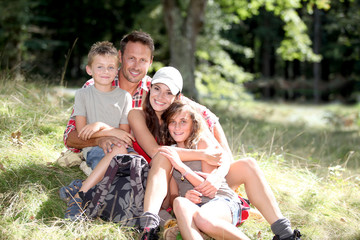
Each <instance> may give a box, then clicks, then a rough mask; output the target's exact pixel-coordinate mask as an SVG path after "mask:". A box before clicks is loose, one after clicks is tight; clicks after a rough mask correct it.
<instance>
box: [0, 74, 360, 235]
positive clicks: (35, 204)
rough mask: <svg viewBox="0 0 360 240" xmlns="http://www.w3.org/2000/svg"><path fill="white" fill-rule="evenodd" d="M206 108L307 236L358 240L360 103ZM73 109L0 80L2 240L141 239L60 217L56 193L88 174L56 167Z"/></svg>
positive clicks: (61, 97) (50, 92)
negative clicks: (251, 160)
mask: <svg viewBox="0 0 360 240" xmlns="http://www.w3.org/2000/svg"><path fill="white" fill-rule="evenodd" d="M59 89H60V90H59ZM204 103H206V105H207V106H211V107H210V108H211V109H212V110H213V111H214V112H215V113H216V114H217V115H218V116H220V122H221V123H222V126H223V128H224V130H225V133H226V135H227V138H228V141H229V144H230V146H231V149H232V152H233V154H234V157H235V159H239V158H241V157H244V156H251V157H254V158H256V159H257V161H258V163H259V165H260V166H261V168H262V170H263V171H264V174H265V176H266V179H267V180H268V182H269V184H270V186H271V188H272V190H273V191H274V194H275V196H276V198H277V200H278V202H279V205H280V208H281V210H282V212H283V214H284V215H285V216H286V217H288V218H289V219H290V220H291V222H292V225H293V227H294V228H298V229H300V231H301V233H302V235H303V237H302V239H312V240H338V239H342V240H355V239H360V230H359V225H360V174H359V170H360V149H359V148H360V120H359V119H360V115H359V113H360V106H359V105H355V106H343V105H341V104H331V105H323V106H312V105H309V104H285V103H278V102H267V103H264V102H256V101H244V102H236V103H235V102H230V103H229V102H221V101H213V100H210V99H207V100H206V99H204ZM72 104H73V95H66V94H64V91H61V88H59V87H58V86H52V85H49V84H48V83H46V82H45V81H36V82H15V81H12V80H11V79H6V78H3V79H0V216H1V217H0V239H9V240H10V239H11V240H12V239H136V238H137V233H136V231H134V230H133V229H131V228H127V227H123V226H119V225H118V224H114V223H108V222H104V221H101V220H94V221H85V222H84V221H81V222H70V221H65V220H64V219H63V215H64V212H65V209H66V205H65V203H64V202H62V201H61V200H60V198H59V196H58V190H59V188H60V187H62V186H63V185H67V184H68V183H70V182H71V180H73V179H76V178H85V175H84V174H83V173H82V172H81V170H79V168H78V167H72V168H64V167H60V166H59V165H57V164H56V163H55V161H56V159H57V158H58V157H59V156H60V153H61V152H62V151H63V150H65V147H64V144H63V141H62V136H63V131H64V128H65V125H66V122H67V120H68V118H69V116H70V113H71V110H72ZM240 191H241V192H242V193H243V194H244V195H245V191H244V188H243V186H241V187H240ZM240 228H241V230H242V231H244V232H245V233H246V234H247V235H248V236H249V237H250V238H251V239H272V236H273V234H272V233H271V230H270V226H269V224H268V223H267V222H266V221H259V220H257V219H251V218H250V219H248V220H247V221H246V222H245V223H244V224H243V225H242V226H240Z"/></svg>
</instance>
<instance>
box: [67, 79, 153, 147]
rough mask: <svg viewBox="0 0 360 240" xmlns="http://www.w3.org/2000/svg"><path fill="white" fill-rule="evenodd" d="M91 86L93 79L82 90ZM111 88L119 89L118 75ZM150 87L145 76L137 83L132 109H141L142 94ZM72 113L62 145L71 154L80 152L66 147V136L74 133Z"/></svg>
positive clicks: (149, 81) (148, 80)
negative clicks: (71, 152)
mask: <svg viewBox="0 0 360 240" xmlns="http://www.w3.org/2000/svg"><path fill="white" fill-rule="evenodd" d="M91 85H94V79H90V80H88V81H87V82H86V83H85V84H84V86H83V88H86V87H88V86H91ZM112 85H113V86H118V87H120V82H119V78H118V75H117V76H116V77H115V79H114V81H113V83H112ZM150 85H151V78H150V77H149V76H145V77H144V78H143V79H142V80H141V81H140V82H139V85H138V87H137V89H136V92H135V94H134V95H133V96H132V98H133V101H132V107H133V108H135V107H141V104H142V97H143V95H144V93H147V92H148V91H149V88H150ZM73 113H74V109H73V111H72V113H71V116H70V119H69V121H68V123H67V125H66V129H65V132H64V144H65V146H66V147H67V148H68V149H70V150H71V151H73V152H80V151H81V150H79V149H76V148H69V147H68V146H67V139H68V136H69V133H70V132H72V131H74V130H75V129H76V125H75V117H74V116H73Z"/></svg>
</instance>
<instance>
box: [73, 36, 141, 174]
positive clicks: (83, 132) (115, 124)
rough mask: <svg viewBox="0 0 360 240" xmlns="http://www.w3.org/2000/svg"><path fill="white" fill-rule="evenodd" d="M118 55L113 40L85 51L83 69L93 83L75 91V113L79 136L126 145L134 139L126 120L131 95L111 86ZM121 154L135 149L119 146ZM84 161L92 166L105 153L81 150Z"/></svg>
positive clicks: (96, 150) (92, 167) (117, 63)
mask: <svg viewBox="0 0 360 240" xmlns="http://www.w3.org/2000/svg"><path fill="white" fill-rule="evenodd" d="M118 67H119V57H118V52H117V49H116V48H115V47H114V46H113V44H112V43H110V42H107V41H104V42H97V43H95V44H94V45H93V46H92V47H91V49H90V51H89V54H88V63H87V65H86V72H87V73H88V74H89V75H90V76H92V77H93V79H94V85H92V86H90V87H88V88H82V89H79V90H77V92H76V94H75V105H74V113H73V116H75V122H76V130H77V132H78V136H79V138H81V139H83V140H87V139H90V138H96V137H102V136H115V137H117V138H119V139H121V140H122V141H124V143H126V145H127V146H131V145H132V141H134V138H133V137H132V136H131V134H130V127H129V124H128V120H127V115H128V112H129V111H130V109H131V107H132V97H131V95H130V94H129V93H128V92H127V91H125V90H123V89H121V88H118V87H115V86H113V85H112V82H113V80H114V78H115V77H116V75H117V73H118ZM121 149H122V150H121V153H122V154H127V153H130V152H135V151H134V149H133V148H132V147H128V148H127V149H126V148H125V146H121ZM83 155H84V158H85V159H86V163H87V165H88V166H89V167H91V169H94V168H95V167H96V165H97V164H98V163H99V162H100V160H101V159H102V158H103V157H104V156H105V153H104V151H103V149H102V148H100V147H87V148H84V149H83Z"/></svg>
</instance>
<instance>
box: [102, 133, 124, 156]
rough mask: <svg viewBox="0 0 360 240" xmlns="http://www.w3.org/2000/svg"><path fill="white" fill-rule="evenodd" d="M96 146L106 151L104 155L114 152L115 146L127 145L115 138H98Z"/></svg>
mask: <svg viewBox="0 0 360 240" xmlns="http://www.w3.org/2000/svg"><path fill="white" fill-rule="evenodd" d="M96 144H97V145H98V146H99V147H101V148H102V149H103V150H104V153H110V152H112V146H113V145H116V146H118V147H121V146H125V145H126V143H125V142H124V141H122V140H121V139H118V138H117V137H113V136H110V137H101V138H96Z"/></svg>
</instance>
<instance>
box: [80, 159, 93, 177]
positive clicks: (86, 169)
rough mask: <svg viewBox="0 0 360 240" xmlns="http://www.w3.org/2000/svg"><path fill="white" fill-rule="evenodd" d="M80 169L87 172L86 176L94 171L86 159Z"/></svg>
mask: <svg viewBox="0 0 360 240" xmlns="http://www.w3.org/2000/svg"><path fill="white" fill-rule="evenodd" d="M80 169H81V171H83V172H84V173H85V174H86V176H89V175H90V173H91V172H92V169H91V167H89V166H88V165H87V164H86V162H85V161H82V162H81V164H80Z"/></svg>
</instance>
